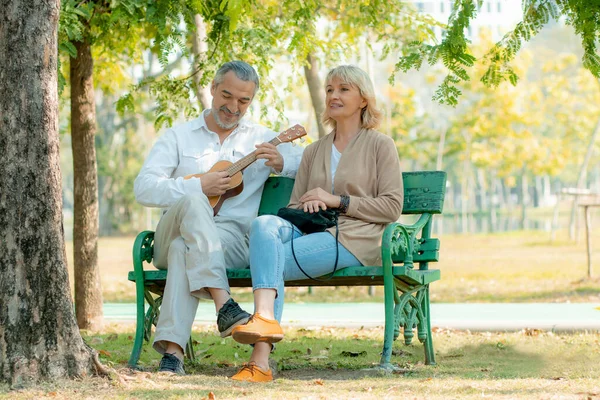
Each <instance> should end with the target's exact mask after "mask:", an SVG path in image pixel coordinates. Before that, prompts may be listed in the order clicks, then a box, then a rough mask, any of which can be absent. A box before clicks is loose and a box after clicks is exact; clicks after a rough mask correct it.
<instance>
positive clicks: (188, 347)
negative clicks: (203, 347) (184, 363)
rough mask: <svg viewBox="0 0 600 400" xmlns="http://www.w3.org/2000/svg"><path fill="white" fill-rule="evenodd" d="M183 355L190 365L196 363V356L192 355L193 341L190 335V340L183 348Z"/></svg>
mask: <svg viewBox="0 0 600 400" xmlns="http://www.w3.org/2000/svg"><path fill="white" fill-rule="evenodd" d="M185 355H186V356H187V358H188V360H190V361H191V362H192V363H193V362H195V361H196V354H194V339H192V335H190V339H189V340H188V343H187V345H186V346H185Z"/></svg>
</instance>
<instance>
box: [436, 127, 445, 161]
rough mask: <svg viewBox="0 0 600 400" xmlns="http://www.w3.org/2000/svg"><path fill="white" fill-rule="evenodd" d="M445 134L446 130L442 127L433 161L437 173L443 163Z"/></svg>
mask: <svg viewBox="0 0 600 400" xmlns="http://www.w3.org/2000/svg"><path fill="white" fill-rule="evenodd" d="M446 132H447V129H446V128H445V127H444V128H443V129H441V132H440V140H439V142H438V150H437V159H436V161H435V169H436V170H438V171H441V170H442V166H443V161H444V147H445V146H446Z"/></svg>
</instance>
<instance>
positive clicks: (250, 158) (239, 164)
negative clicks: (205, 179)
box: [226, 137, 282, 176]
mask: <svg viewBox="0 0 600 400" xmlns="http://www.w3.org/2000/svg"><path fill="white" fill-rule="evenodd" d="M269 143H271V144H272V145H274V146H277V145H278V144H281V143H282V142H281V140H279V138H277V137H275V138H273V139H271V140H270V141H269ZM254 161H256V150H254V151H253V152H252V153H250V154H248V155H247V156H245V157H244V158H241V159H240V160H238V161H236V162H235V163H234V164H232V165H231V166H230V167H229V168H227V169H226V171H227V173H228V174H229V176H233V175H235V174H237V173H238V172H240V171H243V170H244V169H246V167H248V166H249V165H250V164H252V163H253V162H254Z"/></svg>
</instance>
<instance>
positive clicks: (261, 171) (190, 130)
mask: <svg viewBox="0 0 600 400" xmlns="http://www.w3.org/2000/svg"><path fill="white" fill-rule="evenodd" d="M208 112H209V110H206V111H205V112H204V114H203V115H201V116H200V117H199V118H197V119H195V120H192V121H189V122H187V123H184V124H181V125H178V126H175V127H173V128H170V129H168V130H167V131H166V132H165V133H164V134H163V135H162V136H161V137H160V138H159V139H158V141H157V142H156V143H155V144H154V146H153V147H152V150H151V151H150V154H149V155H148V158H147V159H146V161H145V162H144V165H143V166H142V169H141V171H140V173H139V175H138V176H137V178H136V179H135V182H134V184H133V188H134V193H135V197H136V200H137V201H138V202H139V203H140V204H142V205H144V206H147V207H162V208H165V209H167V208H169V207H170V206H172V205H173V204H174V203H175V202H177V200H179V199H180V198H181V197H182V196H184V195H186V194H189V195H194V194H201V193H203V192H202V185H201V181H200V178H191V179H187V180H186V179H184V177H185V176H186V175H190V174H198V173H205V172H208V171H209V170H210V168H211V167H212V166H213V165H214V164H215V163H216V162H217V161H221V160H227V161H231V162H236V161H238V160H239V159H241V158H242V157H244V156H246V155H247V154H249V153H251V152H253V151H254V150H256V147H255V145H257V144H260V143H264V142H268V141H270V140H271V139H273V138H274V137H276V136H277V133H275V132H273V131H272V130H270V129H268V128H266V127H264V126H262V125H259V124H256V123H254V122H252V121H249V120H247V119H245V118H242V119H241V120H240V122H239V124H238V127H237V128H236V129H235V130H234V131H233V132H231V134H230V135H229V136H228V137H227V138H226V139H225V141H224V142H223V144H221V142H220V140H219V136H218V135H217V134H216V133H215V132H212V131H210V130H209V129H208V127H207V126H206V121H205V119H204V116H205V115H207V113H208ZM277 149H278V150H279V152H280V153H281V155H282V156H283V161H284V162H283V170H282V171H281V172H280V173H279V175H282V176H287V177H290V178H294V177H295V176H296V171H297V170H298V166H299V165H300V159H301V158H302V151H303V150H304V149H303V148H302V147H301V146H293V145H292V144H291V143H282V144H280V145H279V146H277ZM271 173H276V171H274V170H273V169H272V168H270V167H267V166H266V165H265V160H263V159H261V160H257V161H256V162H254V163H253V164H251V165H250V166H249V167H247V168H246V169H245V170H244V171H243V176H244V190H243V191H242V193H240V194H239V195H237V196H234V197H230V198H229V199H227V200H225V201H224V202H223V205H222V206H221V209H220V210H219V216H220V217H221V218H225V219H231V220H235V221H237V222H238V223H239V227H240V229H241V230H242V231H243V232H244V233H245V232H247V230H248V229H249V227H250V223H251V222H252V220H253V219H254V218H255V217H256V215H257V214H258V207H259V204H260V197H261V194H262V189H263V186H264V183H265V181H266V180H267V178H268V177H269V175H270V174H271Z"/></svg>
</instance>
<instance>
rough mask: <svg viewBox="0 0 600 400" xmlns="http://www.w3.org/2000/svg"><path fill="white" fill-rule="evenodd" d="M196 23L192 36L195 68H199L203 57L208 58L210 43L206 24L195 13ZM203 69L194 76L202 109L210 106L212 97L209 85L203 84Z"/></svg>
mask: <svg viewBox="0 0 600 400" xmlns="http://www.w3.org/2000/svg"><path fill="white" fill-rule="evenodd" d="M194 24H195V25H196V32H194V35H193V37H192V52H193V53H194V69H195V68H198V67H199V65H200V63H201V62H202V61H203V59H205V58H206V52H207V51H208V44H207V43H206V24H205V23H204V20H203V19H202V16H201V15H200V14H196V15H194ZM203 75H204V72H203V71H199V72H198V73H197V74H194V75H193V76H192V79H193V80H194V85H193V87H194V93H195V94H196V98H198V102H199V103H200V107H201V108H202V110H205V109H207V108H210V97H209V90H208V88H207V87H205V86H203V85H202V82H201V81H202V77H203Z"/></svg>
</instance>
